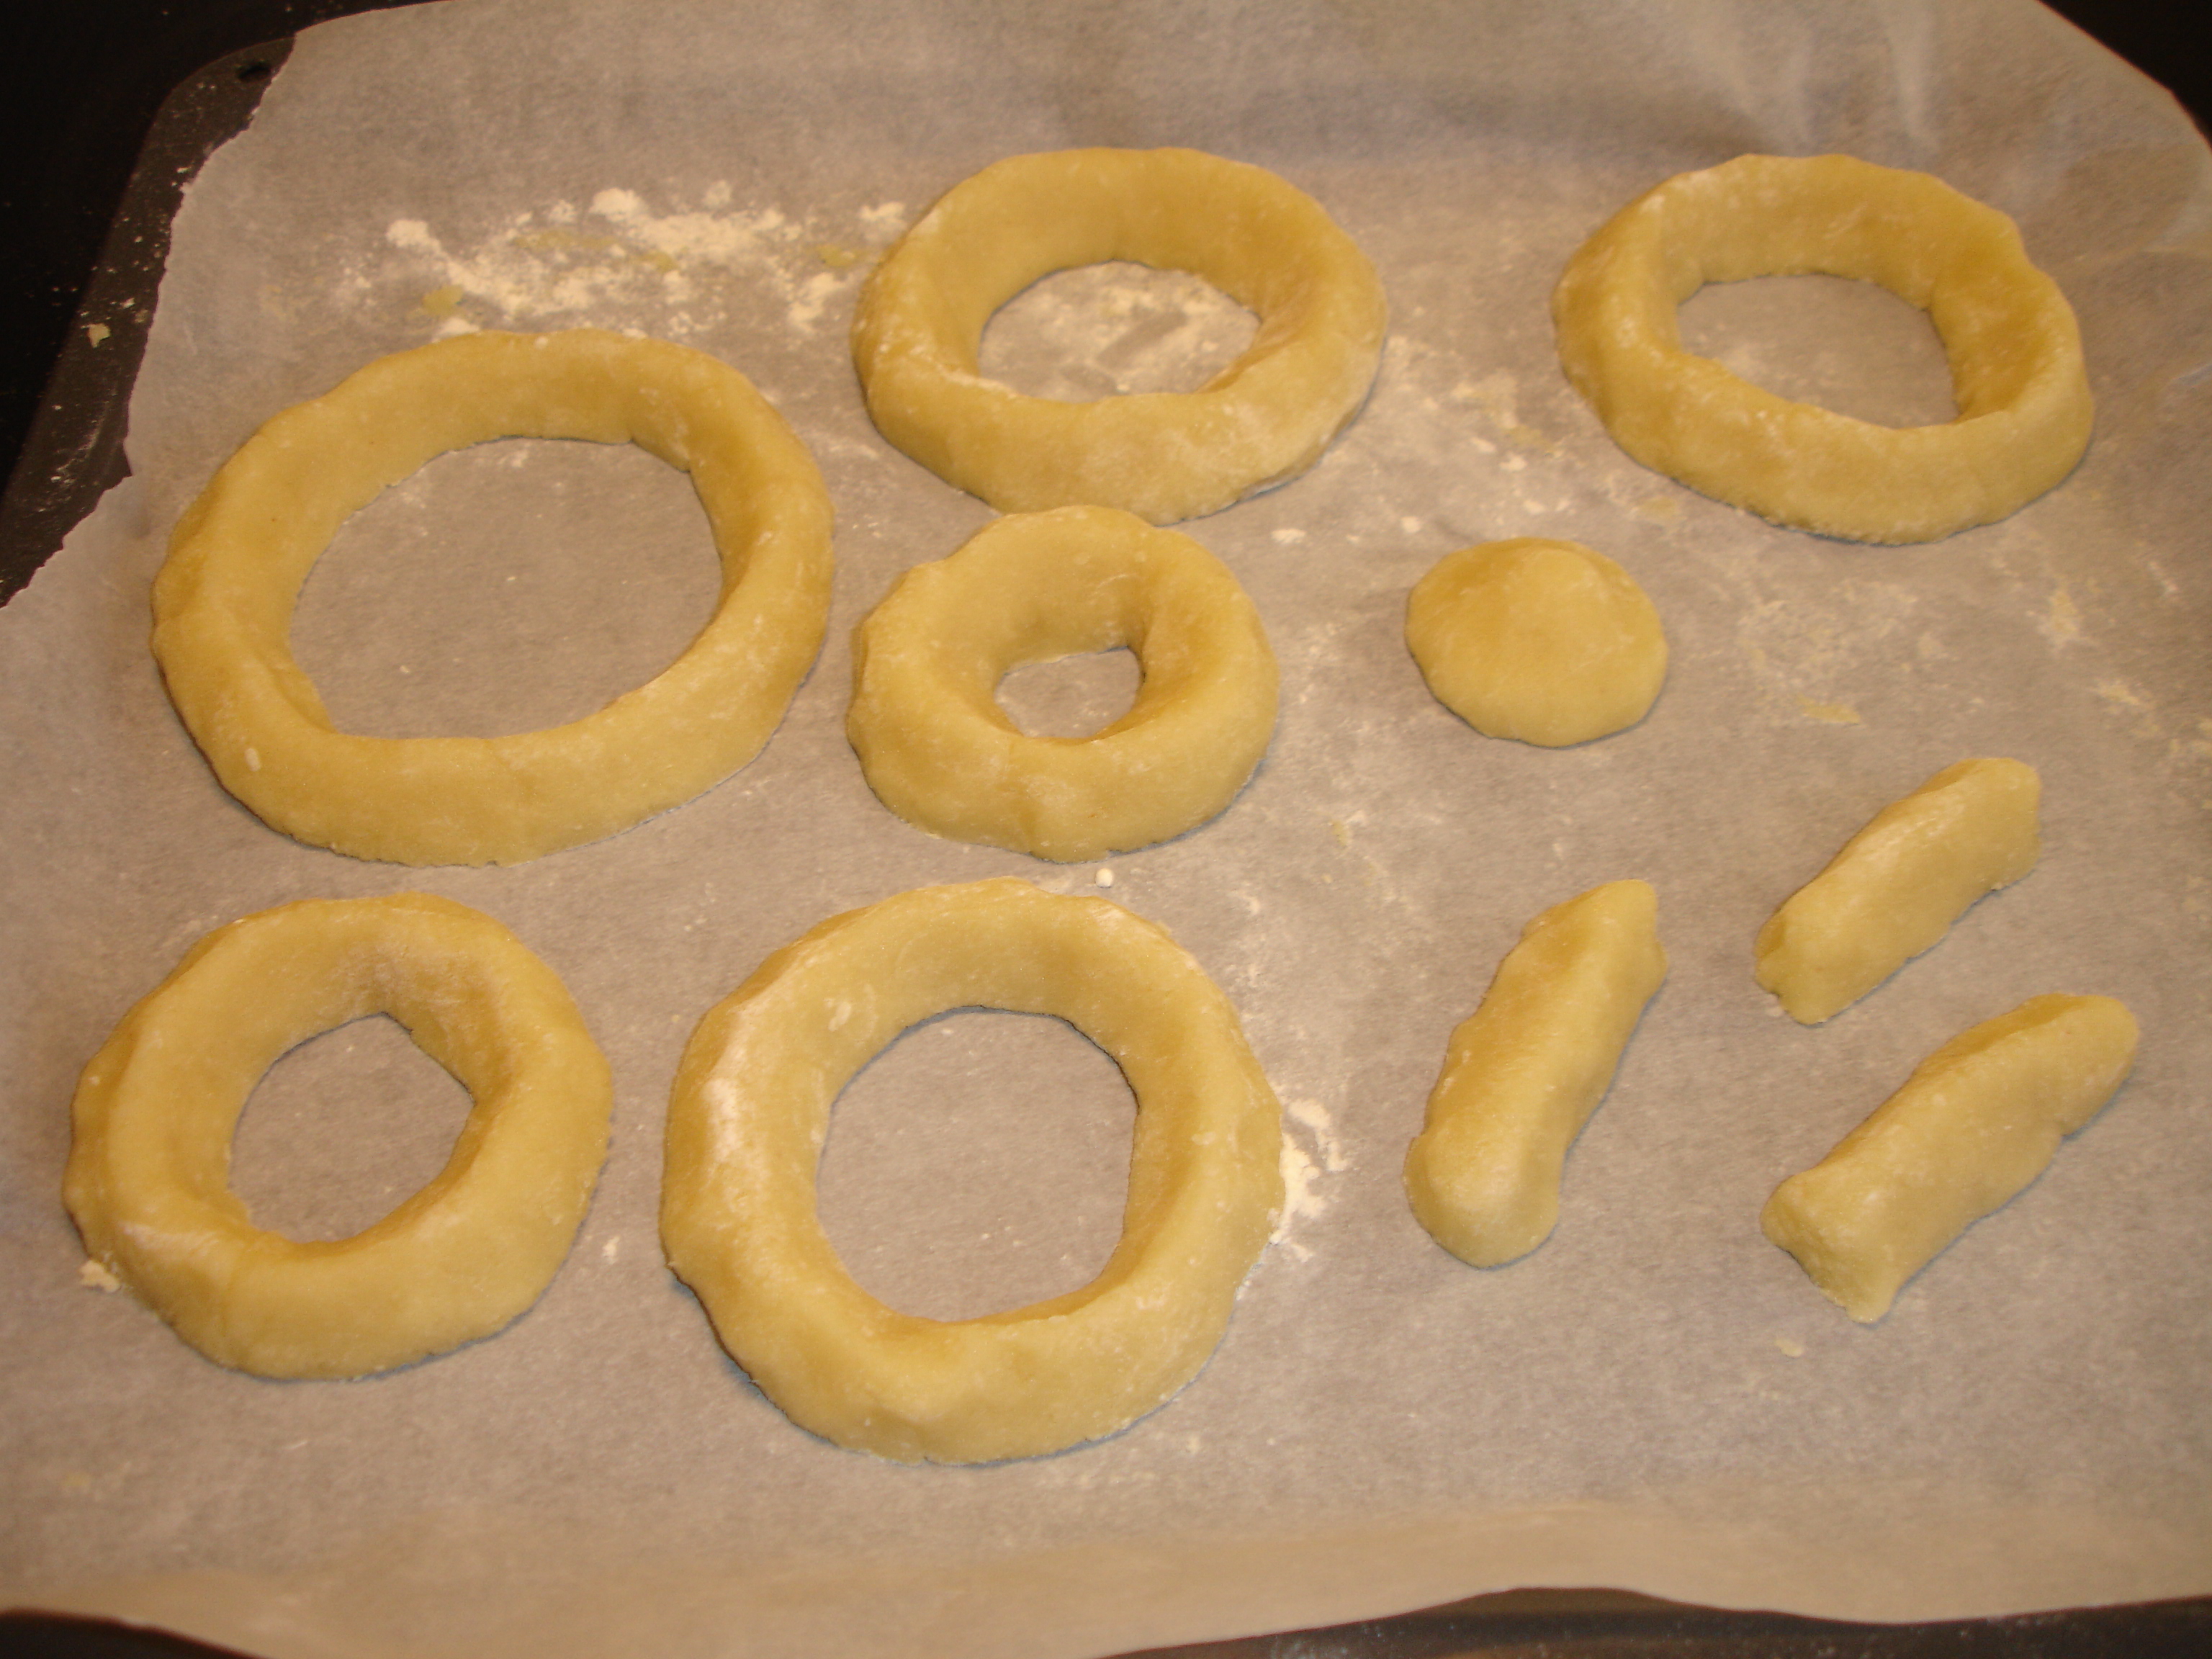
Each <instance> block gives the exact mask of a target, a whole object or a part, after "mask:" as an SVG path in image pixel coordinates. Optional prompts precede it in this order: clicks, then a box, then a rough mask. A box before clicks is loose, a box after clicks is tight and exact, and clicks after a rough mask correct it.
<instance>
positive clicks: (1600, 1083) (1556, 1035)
mask: <svg viewBox="0 0 2212 1659" xmlns="http://www.w3.org/2000/svg"><path fill="white" fill-rule="evenodd" d="M1658 916H1659V901H1658V896H1657V895H1656V894H1655V893H1654V892H1653V891H1652V890H1651V888H1650V884H1648V883H1645V882H1641V881H1615V882H1608V883H1607V884H1606V885H1604V886H1602V887H1593V888H1592V889H1590V890H1589V892H1587V893H1584V894H1582V895H1581V896H1579V897H1576V898H1571V899H1569V900H1568V901H1567V902H1565V903H1564V904H1556V905H1553V907H1552V908H1550V909H1548V910H1547V911H1545V912H1544V914H1543V915H1540V916H1538V917H1537V918H1536V919H1535V920H1534V921H1532V922H1530V923H1529V924H1528V927H1526V928H1524V929H1522V934H1521V942H1520V943H1519V944H1517V945H1515V946H1514V947H1513V949H1512V950H1511V951H1509V952H1507V954H1506V957H1505V960H1504V962H1502V963H1499V964H1498V973H1497V976H1496V977H1495V978H1493V979H1492V981H1491V982H1490V989H1489V990H1488V992H1486V994H1484V996H1483V999H1482V1005H1481V1006H1480V1007H1478V1008H1477V1009H1476V1010H1475V1011H1474V1014H1473V1015H1472V1016H1470V1017H1469V1018H1467V1019H1466V1020H1463V1021H1462V1022H1461V1024H1460V1025H1459V1028H1458V1029H1457V1030H1455V1031H1453V1033H1452V1034H1451V1043H1450V1046H1449V1048H1448V1049H1447V1050H1446V1052H1445V1055H1444V1065H1443V1073H1441V1074H1440V1075H1439V1076H1438V1077H1437V1086H1436V1088H1435V1089H1434V1090H1433V1091H1431V1093H1430V1095H1429V1108H1428V1118H1427V1121H1426V1123H1425V1125H1424V1127H1422V1130H1421V1133H1419V1135H1418V1136H1416V1137H1415V1138H1414V1140H1413V1146H1411V1147H1410V1148H1409V1149H1408V1150H1407V1153H1406V1195H1407V1199H1408V1200H1411V1202H1412V1204H1413V1213H1414V1215H1415V1216H1417V1217H1419V1219H1420V1223H1421V1225H1422V1226H1424V1227H1425V1228H1427V1229H1428V1231H1429V1234H1430V1237H1432V1238H1434V1239H1435V1240H1436V1241H1437V1243H1439V1244H1441V1245H1443V1247H1444V1249H1448V1250H1449V1251H1450V1252H1451V1253H1452V1254H1453V1255H1455V1256H1457V1257H1459V1259H1460V1260H1461V1261H1466V1262H1470V1263H1472V1264H1473V1265H1474V1266H1475V1267H1498V1266H1501V1265H1503V1264H1504V1263H1505V1262H1508V1261H1513V1260H1515V1259H1516V1257H1519V1256H1523V1255H1527V1254H1528V1252H1529V1251H1531V1250H1533V1249H1535V1248H1536V1247H1537V1246H1538V1245H1539V1244H1541V1243H1543V1242H1544V1241H1545V1239H1547V1237H1550V1236H1551V1232H1552V1228H1553V1225H1555V1224H1556V1223H1557V1222H1558V1220H1559V1176H1560V1171H1561V1170H1562V1168H1563V1167H1564V1165H1565V1162H1566V1157H1567V1149H1568V1148H1569V1147H1571V1146H1573V1145H1574V1142H1575V1137H1576V1136H1577V1135H1578V1134H1580V1133H1582V1131H1583V1125H1584V1124H1585V1123H1587V1122H1589V1117H1590V1114H1591V1113H1593V1112H1595V1110H1596V1109H1597V1106H1598V1103H1599V1102H1600V1101H1601V1100H1602V1099H1603V1098H1604V1097H1605V1091H1606V1090H1607V1088H1608V1087H1610V1086H1611V1085H1612V1082H1613V1073H1614V1072H1615V1070H1617V1069H1618V1068H1619V1066H1620V1055H1621V1051H1622V1049H1623V1048H1626V1046H1627V1043H1628V1039H1629V1036H1630V1035H1631V1033H1632V1032H1633V1031H1634V1030H1636V1022H1637V1021H1638V1019H1639V1018H1642V1017H1643V1013H1644V1005H1645V1004H1646V1003H1648V1002H1650V1000H1651V999H1652V997H1653V996H1655V995H1656V994H1657V993H1658V990H1659V987H1660V984H1661V982H1662V981H1664V980H1665V978H1666V977H1667V952H1666V951H1664V950H1663V949H1662V947H1661V945H1660V944H1659V933H1658Z"/></svg>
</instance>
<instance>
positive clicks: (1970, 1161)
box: [1759, 996, 2136, 1324]
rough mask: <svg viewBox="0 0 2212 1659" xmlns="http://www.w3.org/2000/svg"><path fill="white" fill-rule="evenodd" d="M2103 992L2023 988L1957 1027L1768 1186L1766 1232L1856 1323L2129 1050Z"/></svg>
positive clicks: (1996, 1199) (2130, 1028)
mask: <svg viewBox="0 0 2212 1659" xmlns="http://www.w3.org/2000/svg"><path fill="white" fill-rule="evenodd" d="M2135 1053H2136V1021H2135V1016H2134V1015H2132V1014H2130V1012H2128V1011H2127V1009H2126V1008H2125V1007H2124V1006H2123V1005H2121V1004H2120V1003H2118V1002H2115V1001H2113V1000H2112V998H2110V997H2080V996H2042V997H2034V998H2031V999H2030V1000H2028V1001H2027V1002H2023V1003H2022V1004H2021V1006H2019V1007H2017V1008H2015V1009H2014V1010H2013V1011H2012V1012H2010V1013H2008V1014H2002V1015H2000V1016H1998V1017H1997V1018H1995V1019H1991V1020H1984V1022H1983V1023H1982V1024H1979V1025H1977V1026H1975V1027H1974V1028H1973V1029H1972V1030H1969V1031H1966V1032H1963V1033H1961V1034H1960V1036H1955V1037H1954V1038H1952V1039H1951V1041H1950V1042H1947V1043H1945V1044H1944V1045H1943V1046H1942V1048H1938V1049H1937V1050H1936V1052H1935V1053H1934V1054H1930V1055H1929V1057H1928V1058H1927V1059H1926V1060H1923V1061H1921V1062H1920V1064H1919V1065H1918V1066H1916V1067H1915V1068H1914V1070H1913V1073H1912V1075H1911V1078H1909V1079H1906V1081H1905V1086H1904V1087H1903V1088H1902V1089H1899V1091H1897V1092H1896V1093H1895V1094H1893V1095H1892V1096H1891V1097H1889V1098H1888V1099H1887V1100H1886V1101H1884V1102H1883V1103H1881V1105H1880V1106H1879V1107H1877V1108H1876V1109H1875V1113H1874V1115H1873V1116H1871V1117H1869V1118H1868V1119H1867V1121H1865V1122H1863V1123H1862V1124H1860V1125H1859V1127H1857V1128H1856V1129H1854V1130H1852V1131H1851V1132H1850V1133H1849V1134H1848V1135H1845V1136H1844V1138H1843V1139H1842V1140H1840V1141H1838V1143H1837V1145H1836V1148H1835V1150H1834V1151H1833V1152H1830V1153H1829V1154H1828V1155H1827V1157H1826V1158H1822V1159H1821V1160H1820V1163H1818V1164H1814V1166H1813V1167H1812V1168H1811V1169H1809V1170H1804V1171H1802V1172H1801V1173H1799V1174H1797V1175H1794V1176H1790V1179H1789V1180H1787V1181H1785V1182H1783V1183H1782V1184H1781V1186H1779V1187H1778V1188H1775V1190H1774V1196H1773V1197H1771V1198H1770V1199H1769V1200H1767V1201H1766V1207H1765V1210H1764V1211H1763V1212H1761V1213H1760V1216H1759V1225H1760V1226H1761V1227H1762V1228H1763V1229H1765V1233H1766V1236H1767V1237H1769V1238H1771V1239H1772V1240H1773V1241H1774V1243H1777V1244H1778V1245H1780V1246H1781V1247H1782V1248H1783V1249H1785V1250H1787V1251H1789V1252H1790V1255H1794V1256H1796V1258H1797V1260H1798V1262H1799V1263H1800V1264H1801V1265H1802V1267H1804V1269H1805V1271H1806V1272H1807V1273H1809V1274H1810V1275H1811V1276H1812V1279H1813V1282H1814V1284H1815V1285H1819V1286H1820V1289H1821V1290H1822V1291H1825V1292H1826V1294H1827V1295H1828V1297H1830V1298H1831V1299H1832V1300H1833V1301H1834V1302H1836V1303H1837V1304H1839V1305H1840V1306H1841V1307H1842V1308H1843V1310H1844V1312H1845V1313H1847V1314H1849V1315H1850V1316H1851V1317H1852V1318H1853V1319H1856V1320H1857V1321H1859V1322H1861V1323H1862V1324H1866V1323H1870V1322H1873V1321H1875V1320H1877V1319H1880V1318H1881V1316H1883V1315H1884V1314H1886V1313H1887V1312H1888V1311H1889V1308H1890V1304H1891V1303H1892V1302H1893V1301H1894V1300H1895V1299H1896V1297H1897V1292H1898V1291H1899V1289H1901V1288H1902V1287H1903V1285H1904V1284H1905V1280H1907V1279H1910V1278H1911V1277H1912V1275H1913V1274H1915V1273H1918V1272H1919V1271H1920V1269H1921V1268H1922V1267H1924V1266H1926V1265H1927V1263H1928V1262H1929V1261H1931V1260H1932V1259H1933V1258H1934V1257H1935V1255H1936V1253H1937V1252H1938V1251H1940V1250H1942V1249H1943V1247H1944V1246H1945V1245H1947V1244H1948V1243H1950V1242H1951V1241H1952V1240H1953V1239H1954V1238H1956V1237H1958V1236H1959V1235H1960V1233H1961V1232H1963V1231H1966V1228H1967V1226H1968V1225H1971V1224H1972V1222H1974V1221H1976V1220H1977V1219H1978V1218H1981V1217H1983V1216H1985V1215H1987V1214H1988V1213H1989V1212H1990V1211H1992V1210H1994V1209H1996V1208H1997V1206H2000V1205H2002V1204H2003V1203H2004V1202H2005V1201H2006V1200H2008V1199H2009V1198H2011V1197H2012V1196H2013V1194H2015V1193H2017V1192H2019V1191H2020V1190H2021V1188H2024V1187H2026V1186H2027V1184H2028V1183H2029V1182H2032V1181H2033V1180H2034V1179H2035V1178H2036V1176H2039V1175H2040V1174H2041V1173H2042V1172H2043V1170H2044V1168H2045V1165H2047V1164H2049V1163H2050V1162H2051V1157H2052V1155H2053V1154H2054V1153H2055V1152H2057V1149H2058V1142H2059V1140H2060V1139H2061V1138H2063V1136H2066V1135H2070V1134H2072V1133H2074V1132H2075V1130H2076V1129H2079V1128H2080V1127H2081V1126H2082V1125H2083V1124H2085V1123H2087V1121H2089V1120H2090V1119H2091V1118H2093V1117H2094V1116H2095V1115H2097V1111H2098V1109H2099V1108H2100V1107H2101V1106H2103V1105H2104V1103H2106V1101H2107V1100H2109V1099H2111V1098H2112V1094H2113V1091H2116V1090H2117V1089H2118V1087H2119V1086H2120V1085H2121V1083H2122V1082H2123V1081H2124V1080H2125V1079H2126V1077H2127V1075H2128V1071H2129V1068H2130V1066H2133V1065H2134V1063H2135Z"/></svg>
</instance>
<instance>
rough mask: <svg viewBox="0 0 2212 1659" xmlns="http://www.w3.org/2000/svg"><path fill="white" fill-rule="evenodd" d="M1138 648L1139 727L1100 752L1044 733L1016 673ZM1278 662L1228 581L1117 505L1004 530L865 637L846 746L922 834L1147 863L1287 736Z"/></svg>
mask: <svg viewBox="0 0 2212 1659" xmlns="http://www.w3.org/2000/svg"><path fill="white" fill-rule="evenodd" d="M1122 645H1126V646H1127V647H1129V648H1130V649H1131V650H1133V652H1134V653H1136V655H1137V658H1138V659H1139V662H1140V663H1141V664H1142V665H1143V667H1144V684H1143V686H1142V687H1141V689H1140V690H1139V691H1138V694H1137V699H1136V702H1134V703H1133V705H1132V706H1131V708H1130V709H1129V712H1128V713H1127V714H1124V715H1122V716H1121V719H1119V720H1115V721H1114V722H1113V723H1112V724H1111V725H1109V726H1106V727H1105V728H1104V729H1103V730H1102V731H1099V732H1094V733H1093V734H1092V735H1091V736H1090V737H1087V738H1039V737H1030V736H1028V735H1026V734H1024V732H1021V731H1020V730H1019V729H1018V728H1017V727H1016V726H1015V725H1014V723H1013V722H1012V720H1008V719H1007V718H1006V712H1005V711H1004V710H1003V709H1001V708H1000V707H999V705H998V702H997V700H996V697H995V696H994V694H995V692H996V691H997V689H998V684H999V682H1000V679H1001V678H1004V677H1005V676H1006V672H1007V671H1008V670H1009V669H1012V668H1015V667H1018V666H1019V665H1022V664H1024V663H1030V662H1041V661H1044V660H1046V659H1050V658H1054V657H1061V656H1066V655H1069V654H1071V653H1075V652H1080V651H1103V650H1106V649H1109V648H1110V647H1115V646H1122ZM1275 695H1276V671H1275V656H1274V653H1273V651H1271V650H1270V649H1269V648H1268V646H1267V634H1266V632H1265V630H1264V629H1261V625H1260V614H1259V612H1258V611H1256V610H1255V609H1254V608H1253V605H1252V601H1251V600H1250V599H1249V598H1247V597H1246V595H1245V592H1244V590H1243V587H1242V586H1239V585H1238V583H1237V578H1236V577H1235V576H1234V575H1232V574H1231V573H1230V570H1229V568H1228V567H1227V566H1226V565H1224V564H1223V563H1222V562H1220V561H1219V560H1218V559H1217V558H1215V557H1214V556H1212V554H1211V553H1209V552H1207V551H1206V550H1205V549H1204V548H1203V547H1201V546H1200V545H1199V544H1197V543H1196V542H1194V541H1193V540H1192V539H1191V538H1189V537H1188V536H1185V535H1183V534H1182V533H1181V532H1177V531H1173V530H1161V529H1155V528H1154V527H1152V526H1150V525H1147V524H1146V523H1145V521H1144V520H1141V519H1139V518H1136V517H1134V516H1133V515H1132V514H1130V513H1122V512H1119V511H1117V510H1115V508H1112V507H1061V508H1060V509H1058V510H1057V511H1054V512H1050V513H1017V514H1014V515H1012V516H1010V517H1007V518H1003V519H998V520H993V521H992V522H991V523H990V524H988V525H987V526H984V527H983V529H982V530H981V531H980V532H977V534H976V535H975V536H974V537H973V538H971V539H969V541H968V542H967V543H966V544H964V545H963V546H962V547H961V548H960V549H959V550H958V551H957V552H955V553H954V554H952V556H951V557H949V558H945V559H939V560H938V561H937V562H934V563H931V564H923V565H917V566H915V568H913V569H911V570H909V571H908V572H907V573H906V574H905V575H903V576H902V577H901V578H900V579H899V580H898V583H897V585H896V586H894V587H893V588H892V589H891V591H890V593H889V594H887V595H886V596H885V597H884V601H883V603H882V604H880V605H878V606H877V607H876V608H875V610H874V611H873V612H872V613H871V614H870V616H869V617H868V618H867V620H866V622H864V623H861V624H860V628H859V629H858V630H857V631H856V632H855V633H854V638H853V706H852V709H851V712H850V714H848V717H847V720H846V732H847V734H848V736H849V737H850V738H851V739H852V743H853V748H854V750H855V751H856V752H857V753H858V754H859V756H860V765H861V769H863V770H864V771H866V774H867V776H868V785H869V787H871V788H872V789H873V790H874V791H875V792H876V793H877V794H878V796H879V797H880V798H881V799H882V800H883V802H884V805H887V806H889V807H890V809H891V810H892V811H895V812H896V813H897V814H898V815H899V816H900V817H902V818H904V819H906V820H907V821H908V823H913V824H915V825H918V826H919V827H920V828H921V829H927V830H928V831H929V832H930V833H931V834H933V835H939V836H949V837H951V839H953V840H956V841H968V842H981V843H982V844H984V845H985V846H988V847H1011V848H1015V849H1016V850H1018V851H1019V852H1024V853H1030V854H1035V855H1036V856H1037V857H1039V858H1047V859H1059V860H1063V861H1066V860H1076V859H1089V858H1097V857H1098V856H1100V855H1101V854H1105V853H1109V852H1119V851H1124V850H1127V849H1128V848H1137V847H1149V846H1151V845H1152V843H1153V842H1160V841H1165V840H1167V839H1168V838H1169V837H1170V836H1179V835H1181V834H1182V832H1183V831H1184V830H1186V829H1190V828H1192V827H1193V826H1194V825H1196V824H1200V823H1204V822H1206V819H1208V818H1210V817H1212V816H1213V815H1214V814H1215V813H1217V812H1218V811H1221V810H1222V809H1223V808H1224V807H1225V806H1227V805H1229V803H1230V801H1231V799H1234V798H1235V796H1236V794H1237V790H1239V789H1240V788H1242V787H1243V784H1244V781H1245V779H1247V778H1248V777H1249V776H1250V775H1252V769H1253V768H1254V767H1255V766H1257V765H1258V764H1259V763H1260V757H1261V755H1263V754H1265V753H1266V752H1267V739H1268V737H1269V735H1270V734H1271V733H1272V732H1273V731H1274V727H1275Z"/></svg>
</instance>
